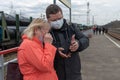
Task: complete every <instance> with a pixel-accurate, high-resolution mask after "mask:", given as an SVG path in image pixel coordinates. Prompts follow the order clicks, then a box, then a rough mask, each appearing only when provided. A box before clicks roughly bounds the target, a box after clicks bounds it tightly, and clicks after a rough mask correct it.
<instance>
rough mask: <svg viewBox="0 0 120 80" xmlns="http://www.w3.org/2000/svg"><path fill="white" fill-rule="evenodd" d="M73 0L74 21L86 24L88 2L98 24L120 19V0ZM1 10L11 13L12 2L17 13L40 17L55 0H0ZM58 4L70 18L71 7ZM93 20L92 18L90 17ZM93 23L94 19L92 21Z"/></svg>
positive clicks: (91, 13)
mask: <svg viewBox="0 0 120 80" xmlns="http://www.w3.org/2000/svg"><path fill="white" fill-rule="evenodd" d="M71 1H72V2H71V3H72V19H73V20H72V21H73V22H77V23H82V24H86V12H87V2H89V3H90V10H91V11H90V18H92V16H95V23H96V24H107V23H108V22H110V21H112V20H115V19H120V5H119V3H120V0H71ZM0 2H1V3H0V11H5V13H9V12H10V11H11V8H10V7H11V4H13V10H14V11H16V13H20V12H21V13H22V15H24V16H27V17H29V16H33V17H39V16H40V15H41V14H45V9H46V7H47V6H48V5H49V4H52V3H53V0H7V1H5V0H0ZM56 2H57V4H58V5H59V6H60V7H61V8H62V10H63V14H64V17H65V18H67V19H69V9H68V8H67V7H66V6H65V5H63V4H62V3H61V2H59V0H56ZM90 20H91V19H90ZM91 23H92V21H91Z"/></svg>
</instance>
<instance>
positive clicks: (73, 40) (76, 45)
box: [69, 35, 79, 52]
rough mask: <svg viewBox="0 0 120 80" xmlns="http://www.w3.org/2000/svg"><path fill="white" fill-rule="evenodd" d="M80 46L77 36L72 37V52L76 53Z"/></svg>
mask: <svg viewBox="0 0 120 80" xmlns="http://www.w3.org/2000/svg"><path fill="white" fill-rule="evenodd" d="M78 47H79V44H78V41H76V39H75V35H72V39H71V45H70V48H69V49H70V51H72V52H74V51H76V50H77V49H78Z"/></svg>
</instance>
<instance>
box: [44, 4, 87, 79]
mask: <svg viewBox="0 0 120 80" xmlns="http://www.w3.org/2000/svg"><path fill="white" fill-rule="evenodd" d="M46 16H47V19H48V22H49V23H50V25H51V27H52V29H51V32H50V33H51V34H52V37H53V45H55V46H56V47H57V52H56V57H55V60H54V67H55V70H56V73H57V76H58V79H59V80H82V79H81V72H80V70H81V63H80V57H79V54H78V53H79V52H80V51H82V50H84V49H86V48H87V47H88V46H89V39H88V38H87V37H86V36H85V35H83V34H82V33H81V32H80V30H79V29H77V27H76V26H75V25H74V24H70V25H68V24H67V22H66V20H65V19H63V13H62V10H61V8H60V7H59V6H57V5H55V4H51V5H49V6H48V7H47V9H46Z"/></svg>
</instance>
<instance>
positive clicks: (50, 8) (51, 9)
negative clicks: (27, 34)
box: [46, 4, 62, 18]
mask: <svg viewBox="0 0 120 80" xmlns="http://www.w3.org/2000/svg"><path fill="white" fill-rule="evenodd" d="M59 11H60V12H61V13H62V9H61V8H60V7H59V6H58V5H56V4H51V5H49V6H48V7H47V8H46V17H47V18H49V17H50V16H49V15H50V14H56V13H58V12H59Z"/></svg>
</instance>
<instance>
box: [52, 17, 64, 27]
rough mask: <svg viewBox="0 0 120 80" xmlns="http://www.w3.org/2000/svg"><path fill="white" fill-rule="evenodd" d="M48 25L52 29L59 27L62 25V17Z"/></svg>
mask: <svg viewBox="0 0 120 80" xmlns="http://www.w3.org/2000/svg"><path fill="white" fill-rule="evenodd" d="M50 25H51V27H52V28H53V29H60V28H61V27H62V25H63V18H62V19H60V20H57V21H52V22H50Z"/></svg>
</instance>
